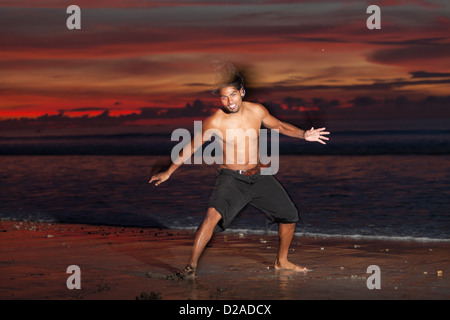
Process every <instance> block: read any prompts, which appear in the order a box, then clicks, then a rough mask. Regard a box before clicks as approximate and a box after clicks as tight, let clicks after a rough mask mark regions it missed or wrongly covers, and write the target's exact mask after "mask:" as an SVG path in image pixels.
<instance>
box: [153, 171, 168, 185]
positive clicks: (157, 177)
mask: <svg viewBox="0 0 450 320" xmlns="http://www.w3.org/2000/svg"><path fill="white" fill-rule="evenodd" d="M169 178H170V174H169V173H168V172H167V171H163V172H160V173H157V174H155V175H154V176H152V178H151V179H150V181H149V182H148V183H152V182H153V181H156V182H155V186H158V185H160V184H161V183H163V182H164V181H166V180H167V179H169Z"/></svg>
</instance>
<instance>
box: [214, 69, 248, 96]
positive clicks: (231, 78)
mask: <svg viewBox="0 0 450 320" xmlns="http://www.w3.org/2000/svg"><path fill="white" fill-rule="evenodd" d="M216 72H217V74H216V83H215V89H214V90H213V94H218V93H220V90H221V89H223V88H226V87H234V88H235V89H236V90H241V89H244V77H243V76H242V75H241V74H240V73H239V72H238V71H237V70H236V68H235V67H234V65H233V64H231V63H229V62H222V63H220V64H218V66H217V67H216ZM244 90H245V89H244Z"/></svg>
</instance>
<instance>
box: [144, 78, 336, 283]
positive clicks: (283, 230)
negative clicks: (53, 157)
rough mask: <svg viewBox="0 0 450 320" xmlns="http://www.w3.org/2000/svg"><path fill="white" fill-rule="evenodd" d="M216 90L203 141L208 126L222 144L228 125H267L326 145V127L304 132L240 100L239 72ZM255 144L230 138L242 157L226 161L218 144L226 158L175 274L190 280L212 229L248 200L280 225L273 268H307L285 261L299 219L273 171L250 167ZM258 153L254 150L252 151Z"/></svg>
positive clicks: (163, 174) (174, 165)
mask: <svg viewBox="0 0 450 320" xmlns="http://www.w3.org/2000/svg"><path fill="white" fill-rule="evenodd" d="M218 91H219V93H220V99H221V102H222V104H223V108H222V109H219V110H217V111H216V112H215V113H214V114H212V115H211V116H210V117H208V118H206V119H205V120H204V121H203V126H202V130H203V132H202V133H201V134H202V139H203V140H202V141H203V143H204V142H205V141H206V140H205V139H204V138H203V133H204V132H205V131H207V130H208V129H215V130H219V131H220V132H221V133H222V135H221V136H222V137H223V144H224V145H226V144H227V129H228V130H229V129H243V131H244V132H245V131H246V130H248V129H250V130H255V132H259V130H260V128H261V125H263V126H265V127H266V128H269V129H277V130H279V132H280V133H282V134H284V135H287V136H290V137H296V138H300V139H305V140H307V141H317V142H320V143H322V144H325V141H324V140H328V138H327V137H325V136H324V135H327V134H329V132H325V131H324V130H325V128H320V129H314V128H311V129H310V130H308V131H304V130H301V129H299V128H297V127H295V126H293V125H291V124H288V123H285V122H282V121H280V120H278V119H276V118H275V117H273V116H272V115H271V114H270V113H269V112H268V111H267V109H266V108H265V107H264V106H262V105H261V104H258V103H252V102H247V101H243V97H244V95H245V89H244V86H243V78H242V76H240V75H239V74H238V73H237V74H236V75H235V76H234V77H233V79H232V80H231V81H229V82H228V83H225V84H223V85H221V86H220V87H219V90H218ZM194 139H195V137H194ZM194 139H192V141H191V143H190V152H189V145H188V148H187V149H186V150H188V152H186V153H187V154H183V151H181V152H180V155H179V159H177V161H173V163H172V165H171V166H170V167H169V169H168V170H167V171H163V172H160V173H158V174H156V175H154V176H152V177H151V180H150V181H149V183H151V182H153V181H155V182H156V183H155V185H156V186H158V185H160V184H161V183H162V182H164V181H166V180H167V179H169V178H170V176H171V175H172V174H173V173H174V171H175V170H176V169H178V167H179V166H180V165H181V164H182V163H183V162H184V161H185V160H187V159H189V158H190V157H191V156H192V154H194V152H195V148H194V143H193V141H194ZM258 142H259V141H258V139H249V143H246V144H245V146H243V145H239V144H237V143H236V142H234V143H235V145H234V151H235V152H234V155H236V156H239V154H241V155H242V154H244V155H245V157H244V159H245V160H244V161H230V160H229V158H227V157H226V150H229V149H228V146H227V148H225V147H224V148H223V158H224V159H227V161H223V163H222V164H220V165H219V174H218V177H217V180H216V185H215V188H214V191H213V193H212V195H211V199H210V202H209V206H208V210H207V212H206V216H205V219H204V220H203V222H202V224H201V226H200V228H199V229H198V230H197V234H196V237H195V241H194V245H193V249H192V255H191V259H190V261H189V263H188V264H187V265H186V267H185V268H184V269H183V270H181V271H180V272H178V273H177V277H178V278H181V279H194V278H195V271H196V268H197V263H198V260H199V258H200V256H201V254H202V252H203V250H204V249H205V247H206V245H207V243H208V242H209V241H210V239H211V237H212V235H213V233H214V230H215V229H216V228H217V227H220V228H221V229H222V230H225V229H226V228H227V227H228V225H229V224H230V223H231V221H232V220H233V218H234V217H235V216H236V215H237V214H238V213H239V211H240V210H242V209H243V208H244V206H245V205H247V204H250V205H253V206H254V207H256V208H258V209H260V210H261V211H263V212H265V213H266V214H267V215H268V216H269V217H270V218H271V219H272V220H273V221H274V222H277V223H279V229H278V235H279V248H278V254H277V257H276V260H275V264H274V267H275V269H276V270H284V269H286V270H293V271H300V272H306V271H307V270H308V269H307V268H306V267H301V266H298V265H296V264H294V263H291V262H290V261H288V259H287V255H288V249H289V246H290V244H291V241H292V239H293V235H294V230H295V225H296V222H297V221H298V220H299V219H298V212H297V209H296V208H295V206H294V204H293V203H292V201H291V200H290V199H289V196H288V195H287V193H286V192H285V190H284V189H283V187H282V186H281V185H280V184H279V182H278V181H277V180H276V179H275V177H274V176H273V175H261V170H260V167H261V165H260V164H258V165H255V163H258V162H255V161H254V160H253V161H252V157H251V155H249V150H250V149H251V148H254V147H256V150H257V151H258V150H259V143H258ZM255 144H256V146H255ZM250 145H252V146H250ZM258 153H259V152H256V154H258ZM241 159H243V158H241Z"/></svg>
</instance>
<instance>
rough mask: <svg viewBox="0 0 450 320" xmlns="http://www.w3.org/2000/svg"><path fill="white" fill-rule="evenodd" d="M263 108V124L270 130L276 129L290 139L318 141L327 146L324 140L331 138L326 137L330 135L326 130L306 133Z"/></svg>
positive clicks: (321, 129) (314, 130)
mask: <svg viewBox="0 0 450 320" xmlns="http://www.w3.org/2000/svg"><path fill="white" fill-rule="evenodd" d="M261 107H262V112H263V118H262V124H263V125H264V126H265V127H267V128H269V129H276V130H278V131H279V132H280V133H282V134H284V135H286V136H289V137H294V138H300V139H305V140H306V141H317V142H320V143H322V144H326V142H325V141H323V140H329V138H328V137H325V135H328V134H330V133H329V132H327V131H325V128H320V129H314V128H311V129H309V130H306V131H305V130H302V129H300V128H297V127H296V126H293V125H292V124H289V123H287V122H283V121H281V120H279V119H277V118H275V117H274V116H272V115H271V114H270V113H269V111H268V110H267V109H266V108H264V107H263V106H261Z"/></svg>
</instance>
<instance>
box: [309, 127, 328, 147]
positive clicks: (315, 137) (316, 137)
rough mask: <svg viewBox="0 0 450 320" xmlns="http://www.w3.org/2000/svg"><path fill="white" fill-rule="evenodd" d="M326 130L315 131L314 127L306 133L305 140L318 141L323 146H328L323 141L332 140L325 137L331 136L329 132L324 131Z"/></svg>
mask: <svg viewBox="0 0 450 320" xmlns="http://www.w3.org/2000/svg"><path fill="white" fill-rule="evenodd" d="M324 130H325V128H320V129H314V127H312V128H311V129H309V130H307V131H305V136H304V137H305V140H306V141H317V142H320V143H321V144H326V142H325V141H323V140H330V139H329V138H328V137H325V136H324V135H327V134H330V133H329V132H327V131H324Z"/></svg>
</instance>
